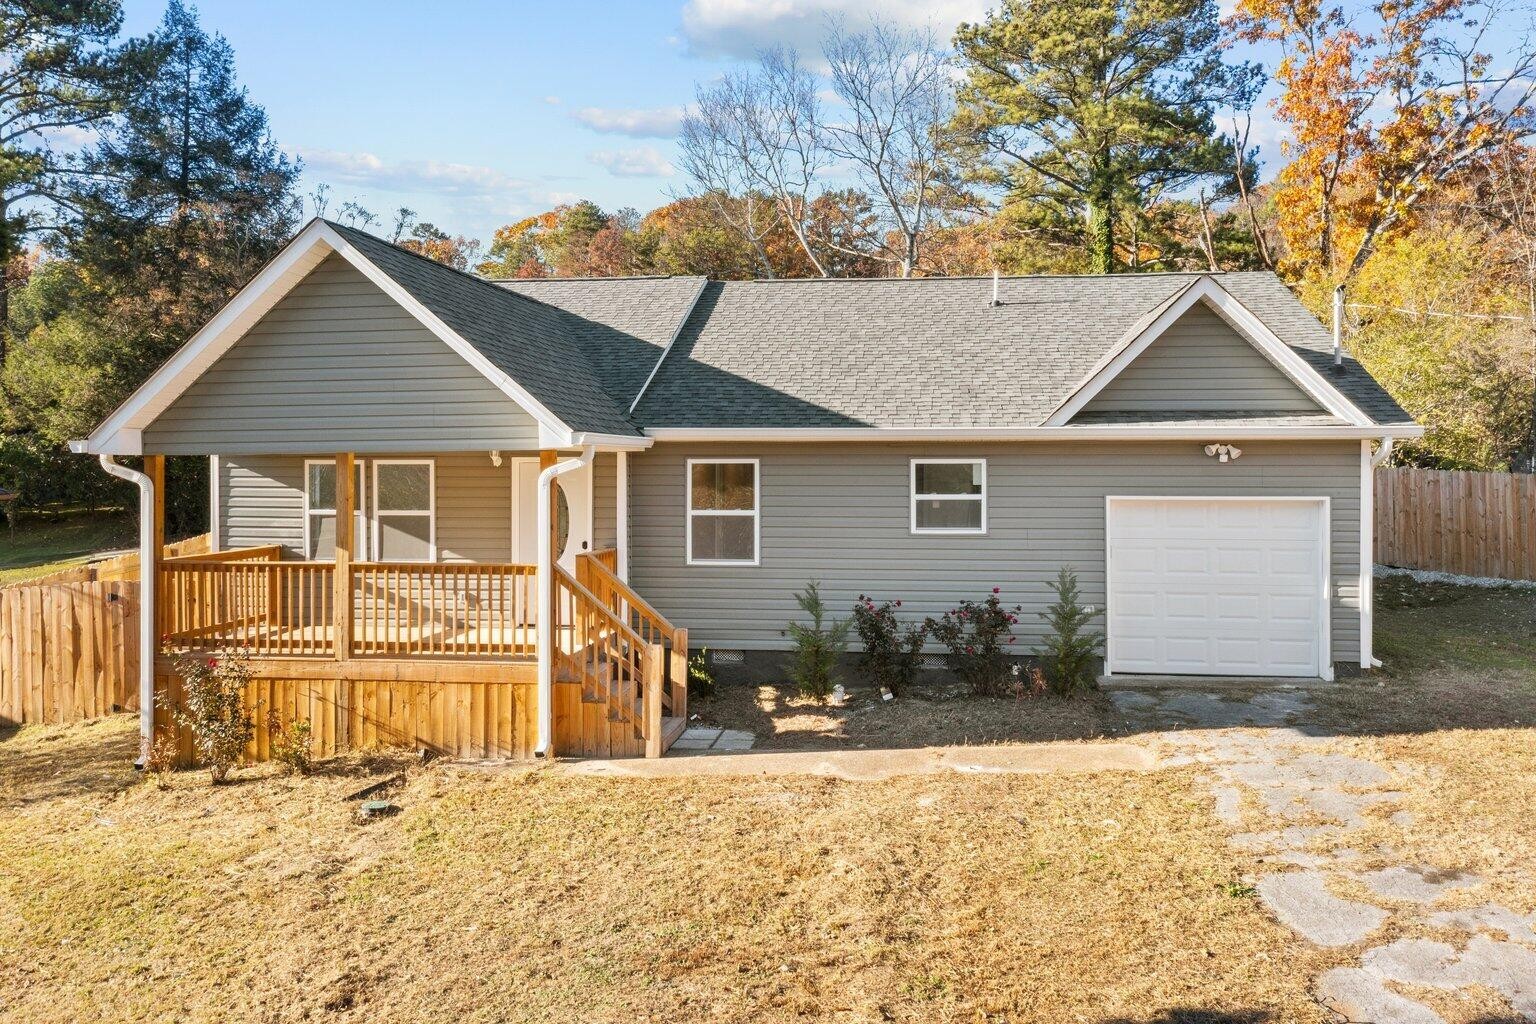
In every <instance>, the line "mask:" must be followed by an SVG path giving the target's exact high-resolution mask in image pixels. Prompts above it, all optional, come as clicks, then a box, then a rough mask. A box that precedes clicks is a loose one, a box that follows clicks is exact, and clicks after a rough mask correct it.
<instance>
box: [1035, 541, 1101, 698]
mask: <svg viewBox="0 0 1536 1024" xmlns="http://www.w3.org/2000/svg"><path fill="white" fill-rule="evenodd" d="M1051 590H1052V591H1054V592H1055V594H1056V600H1055V601H1054V602H1053V603H1052V604H1051V605H1050V607H1048V608H1046V610H1045V611H1043V612H1041V613H1040V617H1041V618H1042V619H1044V620H1045V621H1046V623H1047V624H1048V625H1049V626H1050V627H1051V631H1050V633H1048V634H1047V635H1046V638H1045V643H1044V644H1043V645H1042V646H1041V648H1040V651H1039V654H1040V660H1041V663H1042V664H1043V665H1044V666H1045V670H1046V674H1047V676H1048V677H1049V679H1050V682H1051V689H1052V690H1054V691H1055V692H1057V693H1063V694H1065V693H1076V692H1078V691H1079V690H1087V689H1092V688H1093V685H1094V682H1093V658H1094V655H1095V654H1096V653H1097V652H1098V650H1099V644H1100V643H1101V642H1102V641H1103V640H1104V635H1103V634H1102V633H1089V632H1085V631H1084V627H1085V626H1087V625H1088V621H1089V620H1090V619H1092V618H1093V617H1094V616H1095V615H1097V614H1098V612H1097V611H1095V610H1094V608H1093V607H1092V606H1091V605H1090V606H1086V607H1085V606H1084V605H1083V604H1082V603H1081V602H1080V601H1079V600H1078V592H1077V573H1075V572H1073V571H1072V570H1071V569H1070V568H1068V567H1066V566H1062V567H1061V571H1059V572H1058V573H1057V574H1056V582H1055V583H1052V584H1051Z"/></svg>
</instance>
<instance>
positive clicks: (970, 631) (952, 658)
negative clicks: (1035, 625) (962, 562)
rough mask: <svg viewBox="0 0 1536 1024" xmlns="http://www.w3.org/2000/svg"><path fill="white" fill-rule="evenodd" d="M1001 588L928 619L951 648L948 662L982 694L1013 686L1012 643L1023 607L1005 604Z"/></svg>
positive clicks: (938, 637)
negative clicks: (982, 597) (1000, 595)
mask: <svg viewBox="0 0 1536 1024" xmlns="http://www.w3.org/2000/svg"><path fill="white" fill-rule="evenodd" d="M1001 592H1002V588H1000V587H993V588H992V593H991V594H990V595H988V597H987V598H986V600H984V601H962V602H960V607H958V608H951V609H950V610H949V611H947V612H945V613H944V615H943V617H941V618H938V619H932V618H930V619H929V620H928V621H927V628H928V634H929V635H930V636H932V637H933V638H934V639H935V640H937V641H938V642H939V643H941V644H943V645H944V646H945V647H946V648H947V649H948V651H949V653H948V654H946V655H945V656H944V663H945V665H947V666H948V668H949V670H950V671H951V672H953V673H954V674H955V675H956V676H958V677H959V678H960V681H961V682H963V683H964V684H965V686H966V688H967V689H968V690H970V691H971V693H972V694H974V695H976V696H978V697H1003V696H1007V695H1008V694H1009V693H1011V692H1012V689H1013V685H1012V684H1013V672H1012V664H1011V659H1010V657H1009V655H1008V646H1009V645H1010V644H1012V643H1013V642H1014V636H1013V626H1014V625H1015V624H1016V623H1017V622H1018V621H1019V612H1021V611H1023V609H1022V608H1021V607H1019V606H1018V605H1014V606H1013V607H1012V608H1005V607H1003V601H1002V598H1001V597H999V596H998V595H999V594H1000V593H1001Z"/></svg>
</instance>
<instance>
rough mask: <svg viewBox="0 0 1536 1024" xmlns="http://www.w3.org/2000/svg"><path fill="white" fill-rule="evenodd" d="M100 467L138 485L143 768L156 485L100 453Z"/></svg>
mask: <svg viewBox="0 0 1536 1024" xmlns="http://www.w3.org/2000/svg"><path fill="white" fill-rule="evenodd" d="M101 468H102V469H104V470H106V471H107V472H108V473H111V474H112V475H113V476H115V477H117V478H118V479H119V480H127V481H130V482H132V483H135V484H138V486H139V760H138V761H137V762H136V767H138V768H143V767H144V762H145V761H146V760H147V759H148V757H149V748H150V745H151V744H152V743H154V736H155V484H154V481H153V480H151V479H150V478H149V476H148V474H145V473H140V472H139V471H138V470H136V469H129V468H128V467H127V466H119V465H118V464H117V463H116V462H115V461H113V456H111V455H103V456H101Z"/></svg>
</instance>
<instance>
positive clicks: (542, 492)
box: [533, 445, 597, 757]
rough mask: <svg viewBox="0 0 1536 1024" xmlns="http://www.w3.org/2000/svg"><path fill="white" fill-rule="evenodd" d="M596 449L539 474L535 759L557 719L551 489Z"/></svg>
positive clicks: (588, 462)
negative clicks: (537, 679) (555, 716)
mask: <svg viewBox="0 0 1536 1024" xmlns="http://www.w3.org/2000/svg"><path fill="white" fill-rule="evenodd" d="M596 454H597V449H596V448H593V447H592V446H591V445H588V446H587V447H585V448H583V449H582V450H581V455H580V456H578V457H577V458H574V459H566V460H565V461H564V462H557V463H555V464H554V465H553V466H550V467H549V468H548V469H546V470H544V471H543V472H542V473H540V474H539V487H538V493H537V495H536V496H535V498H534V501H535V502H536V508H535V513H536V514H535V517H534V521H535V523H536V524H537V525H536V526H535V527H534V529H536V530H537V531H538V552H539V558H538V561H539V565H538V580H539V611H538V616H539V617H538V639H537V644H538V654H539V738H538V742H537V743H536V744H535V745H534V748H533V756H534V757H544V756H545V755H546V754H547V753H548V752H549V742H550V733H551V732H552V731H553V730H552V728H551V725H552V722H553V719H554V714H553V712H554V696H555V694H554V684H555V544H554V530H553V528H552V527H553V524H552V523H551V522H550V521H549V514H550V500H549V495H550V489H551V488H552V487H553V486H554V484H555V477H557V476H563V475H564V474H566V473H570V472H574V471H575V470H578V469H580V468H582V467H583V466H589V465H591V464H592V459H593V457H594V456H595V455H596Z"/></svg>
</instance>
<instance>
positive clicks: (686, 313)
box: [628, 277, 709, 416]
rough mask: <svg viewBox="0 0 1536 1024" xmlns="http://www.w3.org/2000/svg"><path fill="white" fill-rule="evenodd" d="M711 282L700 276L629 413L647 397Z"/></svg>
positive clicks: (631, 413) (631, 414)
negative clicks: (685, 307)
mask: <svg viewBox="0 0 1536 1024" xmlns="http://www.w3.org/2000/svg"><path fill="white" fill-rule="evenodd" d="M708 284H709V278H707V277H701V278H699V287H698V288H696V289H695V290H694V293H693V298H691V299H689V300H688V308H687V309H684V310H683V315H682V316H680V317H678V320H677V326H676V327H674V328H673V329H672V337H670V338H668V339H667V344H666V347H665V348H663V349H662V350H661V355H659V356H657V357H656V365H654V366H652V367H651V372H650V373H649V374H647V375H646V378H645V383H644V384H641V385H640V390H639V391H636V392H635V400H634V401H633V402H630V403H629V410H628V414H629V415H630V416H633V415H634V414H635V410H636V409H638V408H640V399H642V398H644V397H645V392H646V391H647V389H649V388H650V386H651V381H653V380H655V379H656V375H657V374H658V373H660V372H661V364H662V363H664V362H666V361H667V355H668V353H670V352H671V351H672V346H674V345H676V344H677V339H678V337H679V336H680V335H681V334H682V333H683V327H684V325H686V324H687V323H688V318H689V317H691V316H693V309H694V307H695V306H697V305H698V304H699V297H700V296H701V295H703V294H704V288H705V287H706V286H707V285H708Z"/></svg>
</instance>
